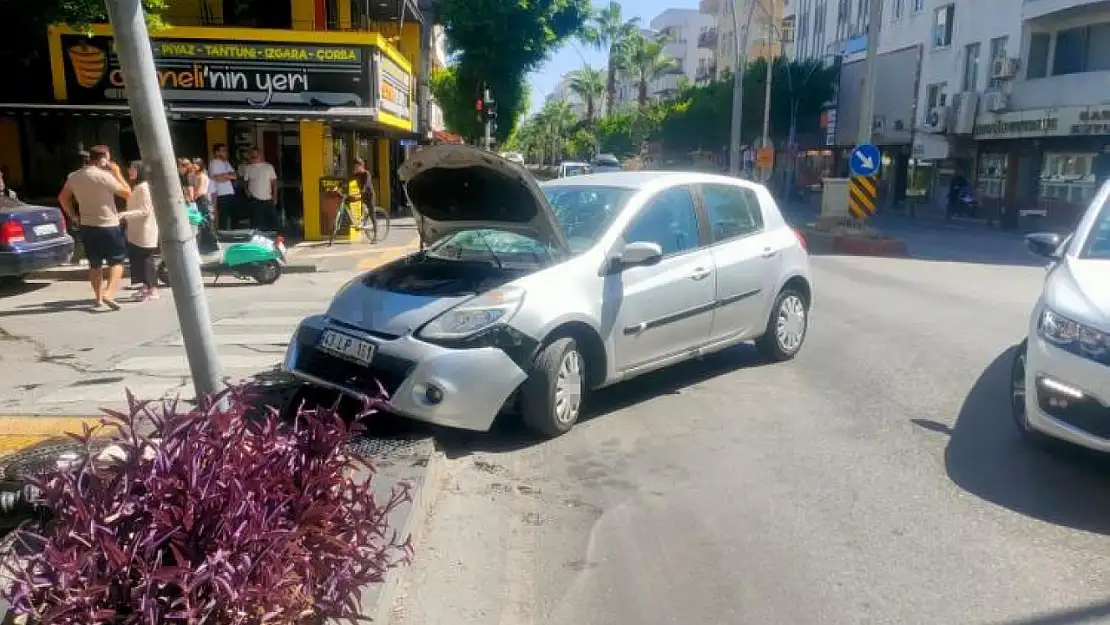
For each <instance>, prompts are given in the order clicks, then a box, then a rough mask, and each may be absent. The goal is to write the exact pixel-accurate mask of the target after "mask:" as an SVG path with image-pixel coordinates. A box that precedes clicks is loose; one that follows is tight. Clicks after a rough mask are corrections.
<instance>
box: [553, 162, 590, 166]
mask: <svg viewBox="0 0 1110 625" xmlns="http://www.w3.org/2000/svg"><path fill="white" fill-rule="evenodd" d="M559 165H560V166H563V167H567V166H569V167H589V166H590V164H589V163H583V162H581V161H563V162H562V163H559Z"/></svg>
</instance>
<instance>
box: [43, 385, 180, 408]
mask: <svg viewBox="0 0 1110 625" xmlns="http://www.w3.org/2000/svg"><path fill="white" fill-rule="evenodd" d="M128 389H130V391H131V394H132V395H134V396H135V397H136V398H137V399H143V400H149V399H154V400H157V399H159V398H162V397H172V396H175V395H177V394H178V393H180V394H181V395H182V396H183V397H184V396H186V395H192V394H193V389H192V387H191V386H189V387H185V386H181V385H174V384H170V383H167V382H162V383H160V384H151V383H150V382H142V383H136V384H128V383H127V381H126V380H124V381H122V382H113V383H111V384H83V385H74V386H67V387H64V388H60V389H58V390H56V391H54V392H53V393H48V394H46V395H44V396H42V397H39V398H36V399H35V400H34V401H33V402H32V403H35V404H73V403H79V402H112V403H116V402H118V403H121V404H123V403H127V393H126V391H127V390H128Z"/></svg>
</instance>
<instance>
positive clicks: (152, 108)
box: [106, 0, 223, 397]
mask: <svg viewBox="0 0 1110 625" xmlns="http://www.w3.org/2000/svg"><path fill="white" fill-rule="evenodd" d="M106 4H107V6H108V19H109V20H110V21H111V23H112V30H113V31H114V33H115V46H116V54H118V55H119V62H120V67H121V69H122V70H123V78H124V83H125V85H126V88H127V100H128V103H129V104H130V105H131V120H132V122H133V123H134V125H135V135H136V137H137V138H138V140H139V152H140V153H141V154H142V159H143V168H144V169H145V170H146V173H147V175H148V178H149V180H150V190H151V195H152V197H153V200H154V218H155V220H156V221H157V222H158V230H159V232H160V233H161V236H160V238H161V244H162V258H163V259H164V260H165V262H166V269H167V270H168V271H169V277H170V288H171V289H172V290H173V299H174V306H175V307H176V308H177V319H178V322H179V323H180V325H181V337H182V339H183V340H184V343H185V355H186V357H187V358H188V360H189V371H190V373H191V374H192V376H193V387H194V389H195V390H196V393H197V397H204V396H208V395H212V394H214V393H217V392H219V391H221V390H223V389H222V383H223V382H222V373H221V371H220V362H219V357H218V355H217V353H216V342H215V341H214V340H213V338H212V323H211V316H210V315H209V313H208V299H207V298H206V297H205V294H204V283H203V282H202V281H201V275H200V254H199V253H198V251H197V243H196V237H195V236H194V234H193V227H192V225H190V224H189V219H188V217H187V216H186V214H185V198H184V197H183V196H182V193H181V181H180V180H179V179H178V175H177V166H176V165H175V161H174V154H173V142H172V140H171V139H170V127H169V124H168V123H167V122H166V109H165V106H164V105H163V104H162V92H161V91H160V90H159V86H158V76H157V74H156V73H155V68H154V56H153V54H152V52H151V47H150V35H149V34H148V33H147V29H146V20H145V19H144V16H143V9H142V6H141V4H140V0H106Z"/></svg>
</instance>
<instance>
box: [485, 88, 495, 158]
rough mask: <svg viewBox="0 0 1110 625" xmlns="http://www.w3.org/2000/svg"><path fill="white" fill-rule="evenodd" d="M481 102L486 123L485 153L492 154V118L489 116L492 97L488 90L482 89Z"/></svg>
mask: <svg viewBox="0 0 1110 625" xmlns="http://www.w3.org/2000/svg"><path fill="white" fill-rule="evenodd" d="M482 101H483V102H484V105H483V110H484V111H485V112H486V123H485V141H486V151H489V152H492V151H493V117H491V116H490V113H491V111H490V106H492V105H493V95H492V94H490V90H489V89H484V90H483V91H482Z"/></svg>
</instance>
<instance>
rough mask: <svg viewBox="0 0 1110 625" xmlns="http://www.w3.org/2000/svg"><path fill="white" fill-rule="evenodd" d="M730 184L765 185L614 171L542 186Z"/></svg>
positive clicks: (667, 173) (702, 175)
mask: <svg viewBox="0 0 1110 625" xmlns="http://www.w3.org/2000/svg"><path fill="white" fill-rule="evenodd" d="M698 183H702V184H712V183H716V184H727V185H733V186H739V187H745V188H749V189H755V188H757V187H759V186H761V185H759V184H757V183H755V182H752V181H750V180H744V179H743V178H734V177H732V176H720V175H717V174H705V173H701V172H692V171H691V172H684V171H614V172H602V173H596V174H587V175H585V176H574V177H573V178H557V179H555V180H548V181H546V182H543V183H541V184H540V186H541V187H546V186H599V187H622V188H626V189H643V188H646V187H654V188H661V187H667V186H671V185H676V184H698Z"/></svg>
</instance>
